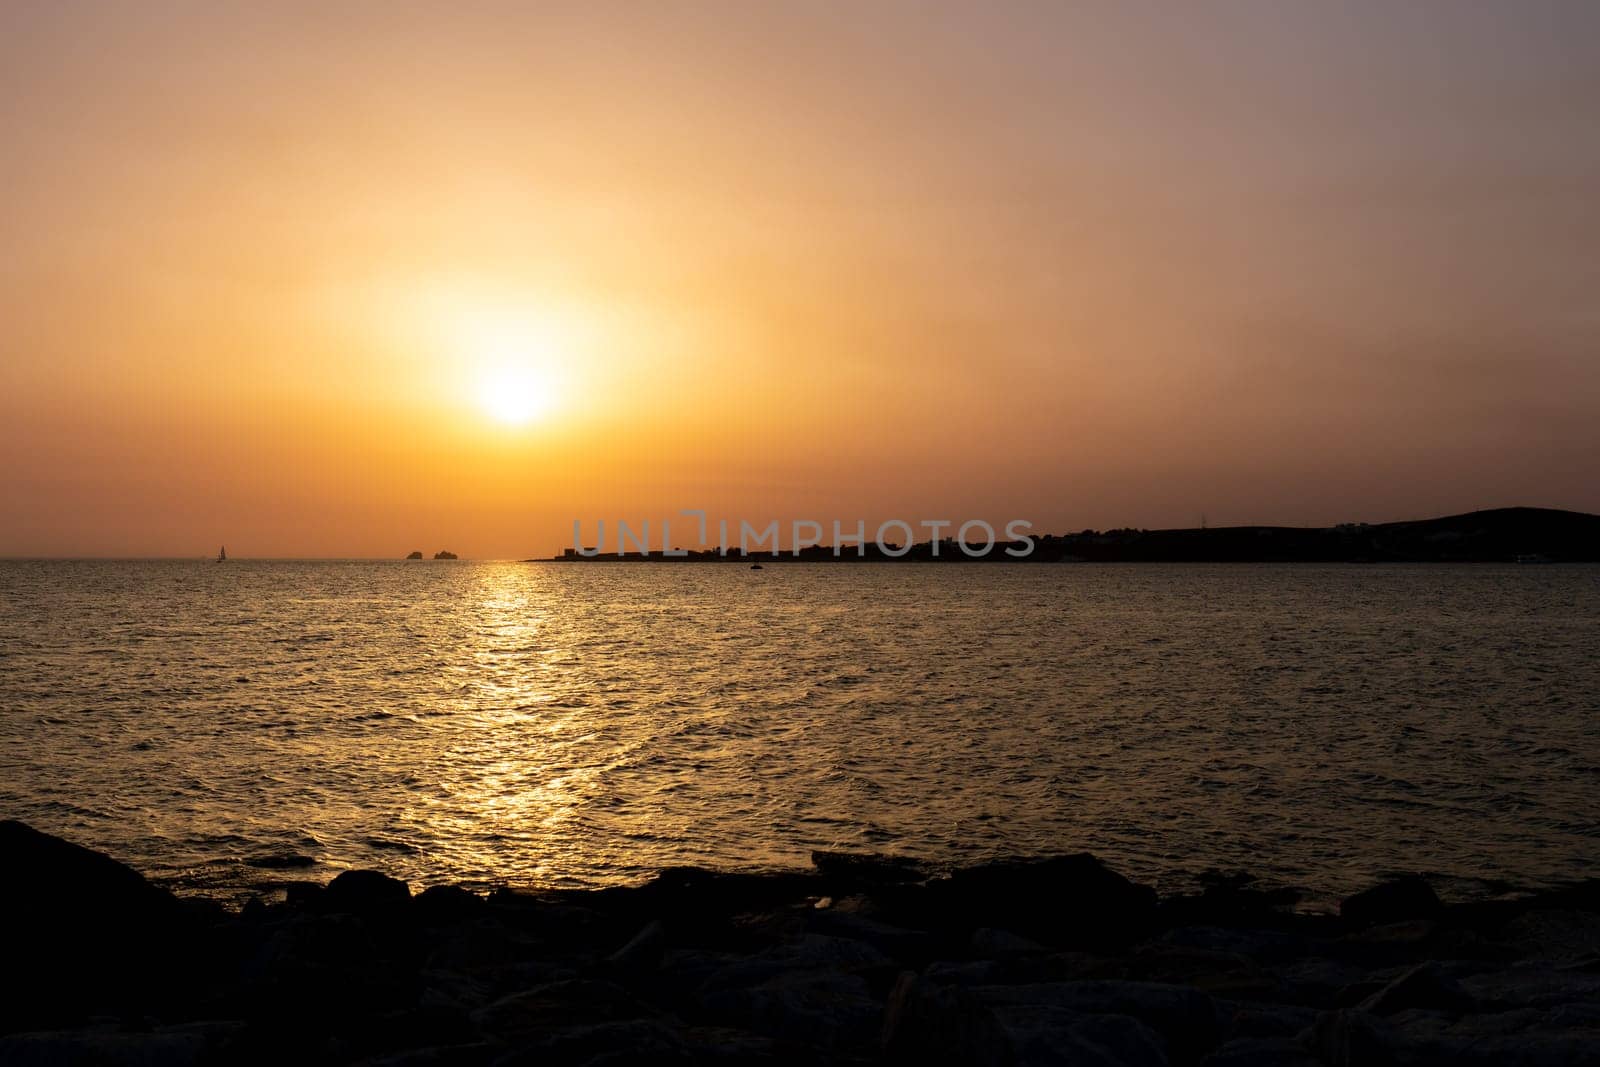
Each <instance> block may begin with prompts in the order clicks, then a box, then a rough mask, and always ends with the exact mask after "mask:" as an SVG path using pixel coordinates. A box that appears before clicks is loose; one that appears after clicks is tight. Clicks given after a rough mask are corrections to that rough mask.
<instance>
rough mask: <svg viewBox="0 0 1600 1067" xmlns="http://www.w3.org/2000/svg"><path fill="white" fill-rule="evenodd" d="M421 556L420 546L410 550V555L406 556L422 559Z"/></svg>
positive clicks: (407, 557)
mask: <svg viewBox="0 0 1600 1067" xmlns="http://www.w3.org/2000/svg"><path fill="white" fill-rule="evenodd" d="M421 558H422V549H420V548H418V549H413V550H412V551H411V552H410V553H409V554H408V555H407V556H406V559H421Z"/></svg>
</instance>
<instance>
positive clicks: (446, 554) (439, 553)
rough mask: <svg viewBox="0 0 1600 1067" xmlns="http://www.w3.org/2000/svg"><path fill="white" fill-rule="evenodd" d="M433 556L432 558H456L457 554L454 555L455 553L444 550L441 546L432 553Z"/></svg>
mask: <svg viewBox="0 0 1600 1067" xmlns="http://www.w3.org/2000/svg"><path fill="white" fill-rule="evenodd" d="M433 558H434V559H456V558H457V556H456V554H455V553H454V552H446V551H445V550H444V549H442V548H441V549H440V550H439V551H437V552H435V553H434V554H433Z"/></svg>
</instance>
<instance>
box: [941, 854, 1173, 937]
mask: <svg viewBox="0 0 1600 1067" xmlns="http://www.w3.org/2000/svg"><path fill="white" fill-rule="evenodd" d="M928 891H929V892H928V898H929V899H928V903H929V905H930V906H931V908H932V909H933V911H934V914H933V915H932V916H930V921H936V920H938V919H939V918H940V917H942V918H943V921H946V922H949V921H957V922H962V923H965V924H970V925H971V926H973V927H976V926H987V925H990V924H991V923H992V922H993V917H994V916H1005V920H1006V925H1007V926H1008V927H1010V928H1011V929H1014V930H1015V931H1016V932H1018V933H1020V934H1023V935H1024V936H1027V937H1033V938H1038V939H1040V940H1044V941H1047V942H1054V943H1057V944H1064V945H1069V946H1072V947H1079V946H1082V947H1114V946H1120V945H1125V944H1127V943H1128V942H1130V941H1132V940H1135V939H1137V938H1138V937H1140V936H1142V935H1144V934H1145V933H1146V932H1148V930H1149V928H1150V926H1151V924H1152V922H1153V920H1154V918H1155V911H1156V893H1155V890H1153V889H1151V888H1150V887H1149V886H1142V885H1138V884H1136V883H1134V882H1131V881H1129V880H1128V879H1126V878H1124V877H1123V876H1122V875H1120V874H1117V873H1116V872H1115V871H1112V870H1111V869H1109V868H1108V867H1106V866H1105V865H1104V864H1102V863H1101V862H1100V861H1099V860H1097V859H1095V858H1094V857H1093V856H1091V855H1089V854H1088V853H1086V852H1084V853H1078V854H1076V855H1071V856H1058V857H1055V858H1053V859H1044V860H1032V861H1015V862H1004V863H992V864H987V865H985V866H982V867H970V868H965V869H963V870H958V871H956V872H954V873H953V874H952V875H951V876H950V877H949V878H948V879H946V880H944V881H942V882H931V883H929V885H928Z"/></svg>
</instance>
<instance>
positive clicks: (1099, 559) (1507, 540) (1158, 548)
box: [530, 507, 1600, 563]
mask: <svg viewBox="0 0 1600 1067" xmlns="http://www.w3.org/2000/svg"><path fill="white" fill-rule="evenodd" d="M1034 540H1035V544H1034V549H1033V552H1032V553H1031V554H1029V555H1028V556H1026V557H1024V558H1023V559H1021V560H1020V561H1019V560H1016V559H1015V558H1014V557H1012V556H1009V555H1007V554H1006V552H1005V549H1006V548H1007V547H1016V548H1018V549H1020V548H1021V547H1022V545H1021V543H1020V542H1015V543H1013V542H1004V541H1002V542H997V543H996V544H995V545H994V547H993V549H992V550H990V552H989V553H988V554H987V555H985V556H982V557H976V558H974V557H971V556H968V555H966V554H965V553H964V552H963V551H962V550H961V548H960V546H959V545H958V544H957V543H956V542H954V541H942V542H939V543H938V544H937V545H934V544H933V543H931V542H927V541H923V542H919V543H917V544H914V545H912V546H910V547H909V548H908V549H906V551H905V552H904V553H903V554H901V553H899V548H900V546H898V545H895V546H890V547H891V548H892V549H894V552H891V553H886V552H884V551H883V550H882V549H880V548H879V547H878V546H877V545H875V544H872V543H871V542H869V543H868V544H867V545H866V547H865V551H864V553H862V554H860V555H858V554H857V551H856V549H855V547H854V546H853V545H850V546H846V547H845V548H844V549H843V551H842V553H841V554H840V555H838V556H835V555H834V553H833V549H832V548H831V547H829V546H826V545H814V546H811V547H809V548H806V549H803V550H802V551H801V552H800V553H799V554H798V555H794V554H792V553H789V552H782V553H774V552H770V551H766V550H763V551H759V552H751V553H749V554H748V555H745V554H742V553H741V552H740V551H739V550H738V548H737V547H734V548H732V549H730V550H729V552H728V554H727V555H726V556H724V555H723V554H722V553H720V552H719V551H718V550H717V549H708V550H705V551H691V552H689V553H688V554H686V555H683V556H664V555H663V554H661V553H660V552H645V553H640V552H631V553H627V554H624V555H621V556H619V555H618V554H617V553H616V552H615V551H605V552H602V553H600V554H599V555H597V556H592V557H585V556H581V555H578V554H577V553H576V552H575V551H573V550H571V549H569V550H567V552H565V553H564V554H563V555H561V556H557V557H555V558H556V559H558V560H565V561H570V562H584V563H604V562H618V561H627V560H632V561H659V562H664V563H684V562H688V563H715V562H722V561H724V560H745V561H748V560H754V559H760V560H763V561H771V562H785V561H799V562H840V563H854V562H862V561H866V562H901V563H925V562H952V563H963V562H1030V563H1077V562H1082V563H1384V562H1395V563H1400V562H1414V563H1430V562H1431V563H1510V562H1513V561H1516V560H1519V559H1521V560H1523V561H1525V562H1532V561H1537V562H1600V515H1589V514H1586V513H1584V512H1578V511H1562V510H1559V509H1556V508H1531V507H1512V508H1493V509H1489V510H1486V511H1472V512H1467V513H1465V514H1461V515H1446V516H1443V517H1440V518H1435V519H1412V520H1406V521H1403V522H1385V523H1354V522H1353V523H1341V524H1339V525H1337V526H1322V527H1306V526H1221V527H1212V528H1206V527H1193V528H1183V529H1171V530H1138V529H1132V528H1124V529H1116V530H1082V531H1079V532H1078V533H1067V534H1044V535H1038V536H1036V537H1035V539H1034ZM530 562H533V561H530Z"/></svg>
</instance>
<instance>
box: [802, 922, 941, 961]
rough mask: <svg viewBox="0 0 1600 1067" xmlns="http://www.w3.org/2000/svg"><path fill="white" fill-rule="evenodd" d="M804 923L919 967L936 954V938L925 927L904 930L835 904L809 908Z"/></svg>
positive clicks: (816, 930) (820, 932)
mask: <svg viewBox="0 0 1600 1067" xmlns="http://www.w3.org/2000/svg"><path fill="white" fill-rule="evenodd" d="M805 925H806V929H807V930H808V931H810V932H812V933H818V934H827V935H829V936H831V937H844V938H849V939H850V940H852V941H861V942H864V943H865V944H868V945H871V946H872V947H873V948H875V949H877V950H878V951H879V952H882V953H883V954H884V955H886V956H890V957H893V958H894V959H895V960H897V961H899V962H900V963H904V964H907V965H910V966H916V967H920V966H922V965H924V964H926V963H928V962H930V961H932V960H933V959H934V957H935V956H936V955H937V945H936V942H935V939H934V938H933V937H932V936H931V935H929V934H928V933H926V932H925V931H922V930H907V929H905V928H904V927H900V926H893V925H891V924H889V923H886V922H880V921H879V920H877V919H874V918H870V917H868V916H865V915H860V914H856V913H854V912H849V911H843V910H840V909H838V908H812V909H809V910H808V911H807V912H806V917H805Z"/></svg>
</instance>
